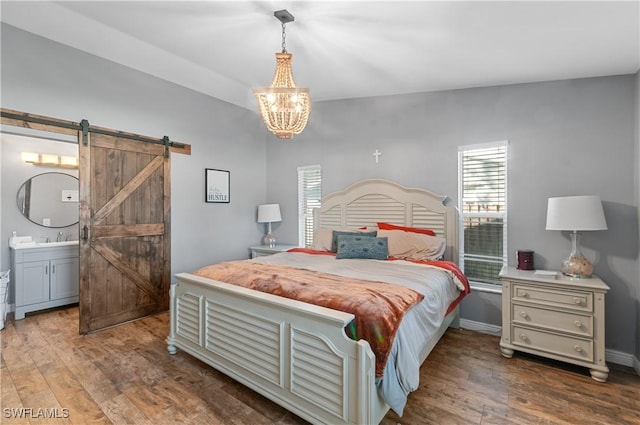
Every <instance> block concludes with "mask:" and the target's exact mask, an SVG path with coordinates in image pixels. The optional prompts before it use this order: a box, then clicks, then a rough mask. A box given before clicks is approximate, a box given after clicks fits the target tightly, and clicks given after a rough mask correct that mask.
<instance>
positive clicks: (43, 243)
mask: <svg viewBox="0 0 640 425" xmlns="http://www.w3.org/2000/svg"><path fill="white" fill-rule="evenodd" d="M65 245H78V241H62V242H36V245H35V246H36V247H50V246H65Z"/></svg>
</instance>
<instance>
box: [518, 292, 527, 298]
mask: <svg viewBox="0 0 640 425" xmlns="http://www.w3.org/2000/svg"><path fill="white" fill-rule="evenodd" d="M520 295H522V298H529V293H528V292H522V293H521V294H520Z"/></svg>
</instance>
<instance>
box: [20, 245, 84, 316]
mask: <svg viewBox="0 0 640 425" xmlns="http://www.w3.org/2000/svg"><path fill="white" fill-rule="evenodd" d="M78 253H79V250H78V245H66V246H52V247H46V246H38V247H31V248H20V249H14V248H12V249H11V269H12V270H13V271H14V272H13V276H14V291H15V303H16V304H15V319H16V320H20V319H24V315H25V313H29V312H31V311H37V310H43V309H46V308H52V307H58V306H62V305H67V304H73V303H77V302H78V287H79V272H80V264H79V260H78Z"/></svg>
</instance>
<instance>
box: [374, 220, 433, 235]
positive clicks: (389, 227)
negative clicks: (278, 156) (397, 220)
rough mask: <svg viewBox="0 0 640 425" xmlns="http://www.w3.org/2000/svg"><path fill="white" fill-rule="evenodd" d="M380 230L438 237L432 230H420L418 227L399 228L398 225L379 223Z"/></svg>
mask: <svg viewBox="0 0 640 425" xmlns="http://www.w3.org/2000/svg"><path fill="white" fill-rule="evenodd" d="M378 229H380V230H402V231H403V232H411V233H422V234H423V235H431V236H435V235H436V232H434V231H433V230H431V229H418V228H417V227H405V226H398V225H396V224H391V223H383V222H381V221H379V222H378Z"/></svg>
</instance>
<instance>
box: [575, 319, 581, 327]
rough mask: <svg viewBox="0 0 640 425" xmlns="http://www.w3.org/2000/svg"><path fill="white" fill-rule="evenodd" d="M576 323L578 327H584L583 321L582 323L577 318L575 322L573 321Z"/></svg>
mask: <svg viewBox="0 0 640 425" xmlns="http://www.w3.org/2000/svg"><path fill="white" fill-rule="evenodd" d="M573 324H574V325H576V328H581V327H582V323H580V321H579V320H576V321H575V322H573Z"/></svg>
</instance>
